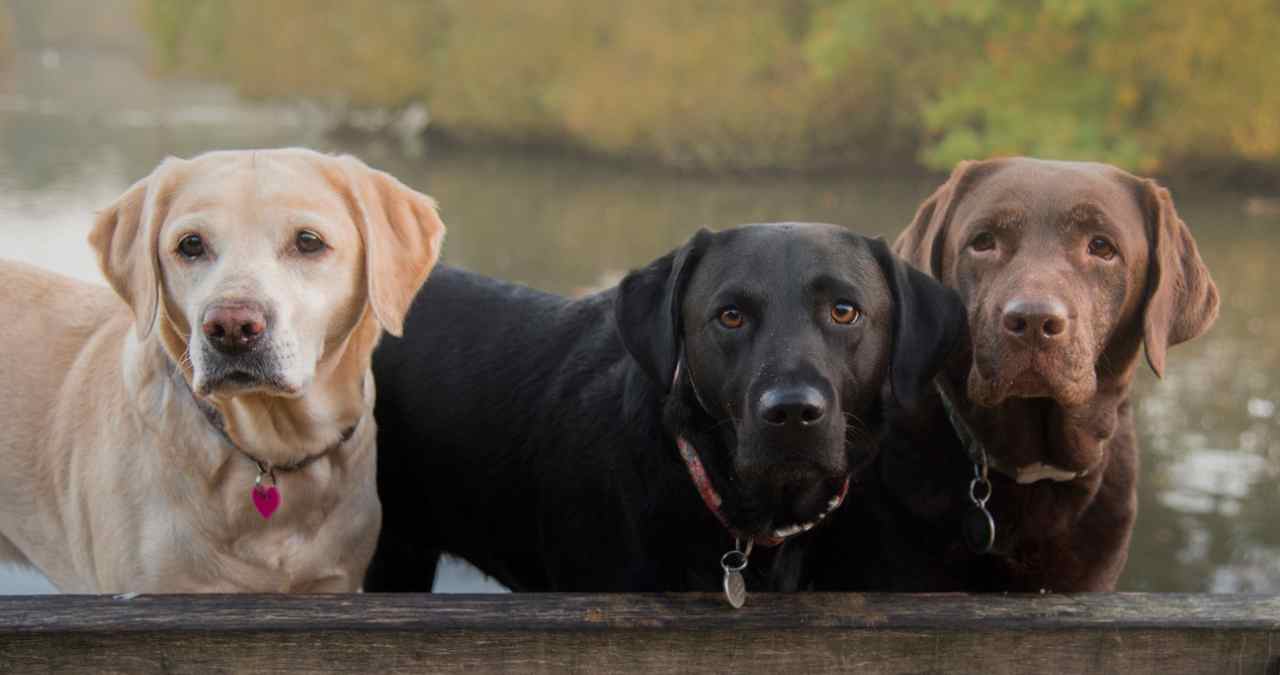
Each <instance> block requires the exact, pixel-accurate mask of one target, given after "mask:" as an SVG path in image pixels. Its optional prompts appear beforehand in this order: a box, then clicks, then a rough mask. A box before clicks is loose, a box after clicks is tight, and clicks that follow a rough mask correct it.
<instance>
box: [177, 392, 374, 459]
mask: <svg viewBox="0 0 1280 675" xmlns="http://www.w3.org/2000/svg"><path fill="white" fill-rule="evenodd" d="M173 372H174V377H175V379H177V380H178V381H179V382H181V383H182V387H183V388H185V389H186V390H187V393H189V394H191V400H192V401H195V404H196V407H197V408H199V409H200V412H201V413H202V414H203V415H204V418H205V420H207V421H208V422H209V426H211V427H213V428H214V430H215V431H217V432H218V435H219V436H222V440H223V441H225V442H226V443H227V445H229V446H231V447H232V448H233V449H234V450H235V451H236V452H238V453H240V454H241V455H244V456H245V458H247V459H248V460H249V461H251V462H253V463H254V464H256V465H257V466H258V472H259V473H260V474H272V475H274V473H275V472H277V471H278V472H280V473H289V472H292V471H301V470H302V469H305V468H307V467H308V466H310V465H311V464H312V463H314V462H315V461H316V460H318V459H320V458H321V457H324V456H326V455H328V454H329V453H331V452H334V451H336V450H337V449H338V448H341V447H342V446H343V445H346V443H347V441H349V440H351V437H352V436H355V435H356V429H358V428H360V423H361V422H363V421H364V417H365V416H364V415H361V416H360V419H358V420H356V423H355V424H353V425H351V426H349V427H347V429H346V430H345V431H343V432H342V436H341V437H340V438H339V439H338V440H337V441H336V442H334V443H333V444H332V445H330V446H329V447H327V448H325V449H324V450H321V451H320V452H317V453H315V454H312V455H304V456H303V457H302V458H301V459H298V460H297V461H293V462H289V463H287V464H272V463H271V462H268V461H264V460H261V459H258V457H256V456H255V455H253V454H252V453H250V452H248V451H246V450H245V449H244V448H241V447H240V446H239V445H236V442H235V441H234V440H232V439H231V435H230V434H228V433H227V426H226V421H225V420H224V419H223V418H222V413H220V412H218V409H217V408H215V407H213V406H212V405H209V404H208V403H206V402H205V401H202V400H200V398H199V397H197V396H196V393H195V392H194V391H192V390H191V386H190V385H189V384H187V380H186V378H184V377H183V376H182V373H180V372H178V369H177V368H174V369H173Z"/></svg>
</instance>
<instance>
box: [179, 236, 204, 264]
mask: <svg viewBox="0 0 1280 675" xmlns="http://www.w3.org/2000/svg"><path fill="white" fill-rule="evenodd" d="M178 253H181V254H182V256H183V257H184V258H186V259H187V260H195V259H196V258H199V257H201V256H203V255H204V239H201V238H200V235H198V234H188V235H187V236H185V237H183V238H182V240H181V241H179V242H178Z"/></svg>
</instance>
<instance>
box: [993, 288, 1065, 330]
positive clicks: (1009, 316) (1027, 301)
mask: <svg viewBox="0 0 1280 675" xmlns="http://www.w3.org/2000/svg"><path fill="white" fill-rule="evenodd" d="M1002 322H1003V324H1004V331H1005V333H1007V334H1009V335H1011V336H1013V337H1016V338H1019V339H1030V340H1041V339H1044V340H1053V339H1054V338H1057V337H1059V336H1061V335H1064V334H1065V333H1066V332H1067V322H1068V318H1067V306H1066V305H1065V304H1063V303H1062V301H1061V300H1058V299H1057V298H1014V299H1013V300H1010V301H1009V304H1007V305H1005V306H1004V316H1003V318H1002Z"/></svg>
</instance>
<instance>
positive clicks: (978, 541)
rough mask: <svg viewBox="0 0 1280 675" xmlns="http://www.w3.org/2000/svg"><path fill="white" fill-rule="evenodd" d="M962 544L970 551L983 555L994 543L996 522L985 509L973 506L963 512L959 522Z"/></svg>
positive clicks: (980, 506)
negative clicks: (961, 531) (962, 536)
mask: <svg viewBox="0 0 1280 675" xmlns="http://www.w3.org/2000/svg"><path fill="white" fill-rule="evenodd" d="M961 529H962V530H963V534H964V544H965V546H967V547H968V548H969V550H970V551H972V552H974V553H976V554H978V555H983V554H986V553H990V552H991V547H993V546H995V543H996V521H995V519H994V518H992V517H991V514H990V513H989V512H988V511H987V509H986V507H984V506H982V505H980V504H979V505H975V506H973V507H972V508H970V509H969V510H968V511H966V512H965V514H964V518H963V520H962V522H961Z"/></svg>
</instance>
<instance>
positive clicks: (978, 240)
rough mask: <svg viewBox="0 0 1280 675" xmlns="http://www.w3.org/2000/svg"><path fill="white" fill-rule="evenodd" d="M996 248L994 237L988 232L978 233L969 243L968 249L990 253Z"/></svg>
mask: <svg viewBox="0 0 1280 675" xmlns="http://www.w3.org/2000/svg"><path fill="white" fill-rule="evenodd" d="M995 247H996V236H995V235H994V234H991V233H990V232H979V233H978V236H976V237H974V238H973V241H971V242H969V248H972V249H973V250H975V251H990V250H991V249H993V248H995Z"/></svg>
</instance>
